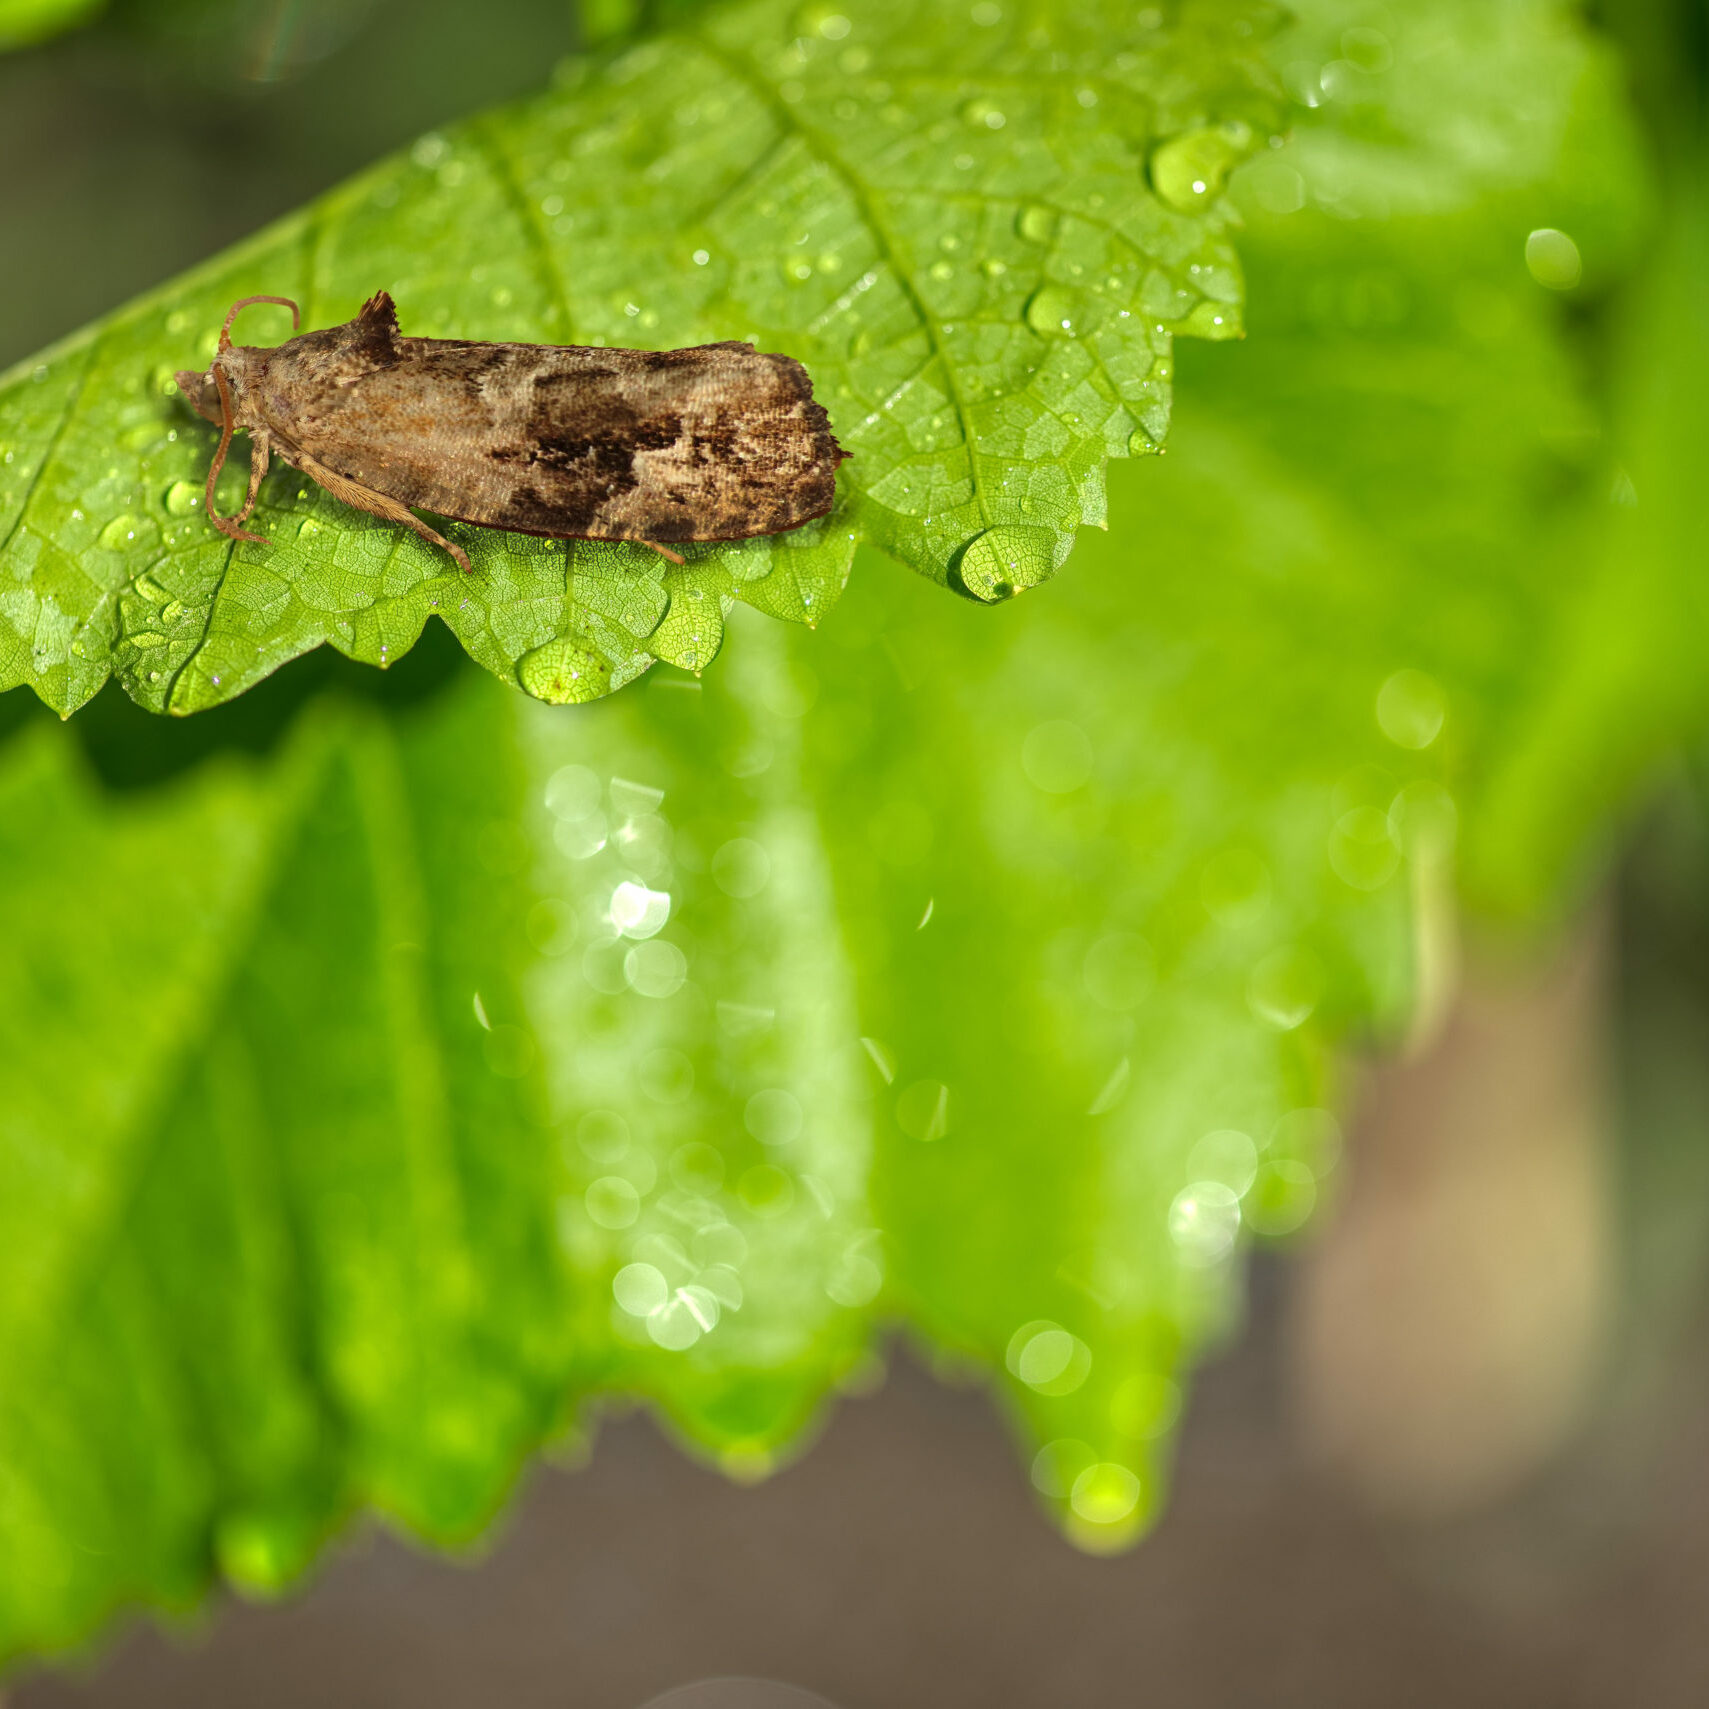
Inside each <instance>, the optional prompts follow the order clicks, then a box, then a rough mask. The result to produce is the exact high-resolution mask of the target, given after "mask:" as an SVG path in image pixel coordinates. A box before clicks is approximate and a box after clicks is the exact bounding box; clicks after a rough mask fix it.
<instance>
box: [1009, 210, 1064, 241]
mask: <svg viewBox="0 0 1709 1709" xmlns="http://www.w3.org/2000/svg"><path fill="white" fill-rule="evenodd" d="M1056 223H1057V214H1056V209H1055V208H1047V207H1045V206H1044V204H1043V203H1042V202H1033V203H1030V204H1029V205H1028V206H1026V207H1024V208H1022V209H1021V211H1020V214H1019V215H1018V216H1017V217H1016V220H1015V230H1016V231H1018V232H1019V233H1020V234H1021V236H1022V237H1024V238H1025V239H1026V240H1027V242H1029V243H1049V242H1050V240H1051V239H1052V238H1053V237H1055V236H1056Z"/></svg>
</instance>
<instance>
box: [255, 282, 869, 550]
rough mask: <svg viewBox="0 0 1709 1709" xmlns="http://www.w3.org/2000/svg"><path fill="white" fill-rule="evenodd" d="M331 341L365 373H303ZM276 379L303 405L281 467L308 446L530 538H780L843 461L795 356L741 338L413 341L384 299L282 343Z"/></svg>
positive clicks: (398, 489) (283, 447) (287, 428)
mask: <svg viewBox="0 0 1709 1709" xmlns="http://www.w3.org/2000/svg"><path fill="white" fill-rule="evenodd" d="M338 335H342V336H343V338H344V339H345V340H346V341H347V348H350V347H355V348H359V349H360V352H361V356H362V358H363V360H362V362H361V368H360V372H357V373H355V374H354V375H352V374H350V372H349V371H348V370H347V371H345V372H344V373H342V374H340V375H339V376H338V377H336V378H335V377H333V374H332V372H331V370H330V369H321V370H320V371H319V372H317V373H316V374H315V375H312V376H311V375H310V374H308V373H307V372H305V371H304V366H303V365H304V363H306V362H310V361H315V362H317V367H318V361H317V358H318V355H319V353H318V351H316V350H315V349H314V348H313V346H312V345H311V340H322V339H331V338H333V337H336V336H338ZM299 346H300V347H303V348H302V350H301V353H300V354H297V353H295V349H294V347H299ZM274 377H276V378H277V379H279V380H280V381H288V382H289V386H290V389H291V390H292V391H294V393H295V395H296V396H297V397H298V398H299V400H300V401H299V404H298V407H297V409H296V411H295V413H294V416H293V420H292V422H291V423H289V424H286V423H283V422H282V423H280V424H279V427H278V440H279V449H280V451H281V452H282V453H283V454H284V455H286V456H287V457H288V456H289V455H290V446H291V444H292V442H293V441H297V440H300V442H301V444H302V445H304V446H305V447H308V448H312V454H313V455H314V456H315V457H317V458H318V459H319V460H320V461H321V462H322V463H324V464H325V465H326V466H327V467H328V468H329V469H332V470H334V471H336V472H337V473H338V474H341V475H344V476H346V477H348V478H349V479H351V480H354V481H359V482H361V483H362V484H363V485H364V486H367V487H372V488H374V489H375V490H376V491H379V492H382V493H388V494H390V495H391V496H393V497H394V498H397V499H401V500H402V501H403V502H404V503H405V504H407V505H413V506H419V507H421V508H422V509H425V510H430V511H433V512H435V513H437V514H438V515H440V516H448V517H454V518H457V519H459V520H461V521H465V522H476V523H484V524H487V525H489V526H492V527H497V528H514V529H518V530H521V531H523V532H526V533H530V534H546V535H554V536H565V537H578V538H591V539H601V540H657V541H662V542H666V543H671V542H680V541H690V540H739V539H743V538H746V537H747V536H749V535H754V534H774V533H777V532H779V531H781V530H783V529H788V528H796V527H799V526H800V524H802V523H803V522H806V521H809V520H810V519H811V518H813V517H815V516H823V515H824V514H825V512H826V511H828V510H829V509H830V508H831V502H832V498H833V496H834V491H835V477H836V469H837V465H838V463H839V462H841V461H842V458H843V456H844V455H845V453H844V452H843V451H842V450H841V449H840V448H839V447H838V445H837V442H836V440H835V439H834V438H833V437H832V435H831V429H830V422H829V420H828V419H827V417H826V415H825V411H824V409H823V408H822V407H821V406H820V405H819V404H818V403H816V402H815V401H814V399H813V392H812V384H811V382H810V381H809V379H808V377H807V371H806V370H805V369H804V368H803V367H802V366H801V364H800V363H799V362H797V361H795V360H794V359H793V358H791V357H788V356H769V355H763V354H761V353H760V352H758V351H756V350H755V349H754V348H753V347H752V346H751V345H748V344H708V345H702V346H700V347H698V348H694V349H689V350H670V351H661V352H652V351H641V350H608V349H591V348H582V347H576V346H566V347H560V346H554V345H542V344H473V343H462V342H456V341H452V340H445V339H432V338H405V337H403V336H402V335H401V334H400V333H398V332H397V327H396V320H395V318H394V317H393V314H392V309H391V299H390V298H389V297H386V296H384V294H383V293H382V295H381V296H380V297H377V298H375V300H374V302H372V303H370V304H369V305H368V307H367V308H366V309H364V310H363V312H362V315H361V316H359V317H358V318H357V319H356V320H354V321H352V322H350V323H349V324H348V325H347V326H345V327H335V328H330V329H328V331H327V332H323V333H315V334H309V335H307V336H305V337H304V338H301V339H293V340H291V341H290V342H289V343H287V344H283V345H281V346H280V347H279V348H278V350H276V351H275V352H274V353H273V356H272V362H271V371H270V375H269V378H274ZM305 381H307V382H308V384H307V386H306V387H305ZM267 389H271V388H267ZM280 389H281V390H284V389H286V388H285V387H284V386H281V387H280ZM305 392H306V395H305Z"/></svg>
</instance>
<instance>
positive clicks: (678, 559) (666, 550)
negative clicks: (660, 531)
mask: <svg viewBox="0 0 1709 1709" xmlns="http://www.w3.org/2000/svg"><path fill="white" fill-rule="evenodd" d="M637 544H639V545H642V546H651V547H652V548H653V550H654V551H655V552H657V553H658V554H659V556H660V557H661V558H668V559H669V560H670V561H671V562H672V563H673V564H681V563H685V562H686V561H687V560H686V559H685V558H684V557H683V555H682V553H680V552H673V551H672V550H671V549H670V547H668V546H661V545H660V544H659V543H658V541H657V540H642V541H639V542H637Z"/></svg>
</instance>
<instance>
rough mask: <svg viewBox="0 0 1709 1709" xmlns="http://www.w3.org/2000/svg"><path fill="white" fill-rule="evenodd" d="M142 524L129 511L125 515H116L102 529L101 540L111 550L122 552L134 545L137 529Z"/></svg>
mask: <svg viewBox="0 0 1709 1709" xmlns="http://www.w3.org/2000/svg"><path fill="white" fill-rule="evenodd" d="M141 526H142V524H141V523H140V522H139V521H138V520H137V519H136V518H135V517H134V516H132V515H131V514H130V513H129V512H128V511H127V512H126V513H125V514H124V515H123V516H115V517H114V518H113V520H112V521H111V522H109V523H108V524H107V526H106V527H105V528H103V529H102V530H101V533H100V537H99V538H100V541H101V544H102V545H103V546H105V547H106V549H107V550H108V551H109V552H122V551H124V550H125V548H126V547H127V546H130V545H132V544H133V543H134V542H135V540H136V536H137V530H138V529H139V528H140V527H141Z"/></svg>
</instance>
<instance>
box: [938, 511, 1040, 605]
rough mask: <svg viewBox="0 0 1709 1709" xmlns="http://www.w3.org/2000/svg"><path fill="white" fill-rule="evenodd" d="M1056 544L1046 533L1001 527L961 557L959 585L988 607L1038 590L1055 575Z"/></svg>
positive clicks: (972, 543) (1014, 526)
mask: <svg viewBox="0 0 1709 1709" xmlns="http://www.w3.org/2000/svg"><path fill="white" fill-rule="evenodd" d="M1054 546H1055V540H1054V538H1053V537H1052V535H1051V534H1050V532H1049V531H1048V530H1047V529H1043V528H1028V527H1026V526H1025V525H1024V524H1020V523H1003V524H1001V525H999V526H998V527H996V528H987V529H986V530H985V532H984V533H983V534H981V535H978V536H977V537H976V538H975V539H973V540H971V541H970V542H969V543H968V545H967V548H966V550H965V551H964V552H963V553H962V554H961V563H960V565H959V566H958V572H959V574H960V577H961V585H962V587H963V588H965V589H966V590H967V592H968V593H970V594H972V595H973V597H974V598H975V599H982V600H984V601H985V602H986V603H987V604H995V603H996V602H997V601H998V600H1003V599H1008V598H1009V597H1010V596H1011V595H1013V594H1017V593H1020V592H1021V591H1022V590H1023V589H1025V588H1029V587H1037V586H1038V584H1039V583H1040V582H1042V581H1046V580H1048V579H1049V577H1050V576H1051V575H1052V574H1053V573H1054V571H1055V568H1056V564H1055V553H1054V550H1053V548H1054Z"/></svg>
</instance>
